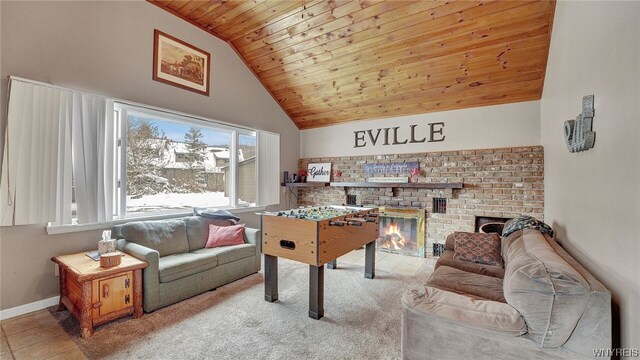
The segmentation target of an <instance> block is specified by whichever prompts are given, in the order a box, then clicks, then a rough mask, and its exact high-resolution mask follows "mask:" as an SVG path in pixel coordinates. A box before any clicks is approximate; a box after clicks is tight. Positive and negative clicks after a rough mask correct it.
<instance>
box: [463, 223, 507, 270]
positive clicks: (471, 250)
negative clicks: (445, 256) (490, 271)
mask: <svg viewBox="0 0 640 360" xmlns="http://www.w3.org/2000/svg"><path fill="white" fill-rule="evenodd" d="M453 237H454V241H455V242H454V247H453V251H454V255H453V258H454V259H455V260H460V261H469V262H472V263H476V264H484V265H491V266H502V256H500V236H498V234H496V233H491V234H484V233H470V232H459V231H456V232H454V233H453Z"/></svg>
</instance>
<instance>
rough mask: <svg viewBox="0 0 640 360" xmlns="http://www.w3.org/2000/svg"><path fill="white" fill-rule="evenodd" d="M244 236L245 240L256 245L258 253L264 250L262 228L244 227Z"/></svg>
mask: <svg viewBox="0 0 640 360" xmlns="http://www.w3.org/2000/svg"><path fill="white" fill-rule="evenodd" d="M244 238H245V241H246V242H247V243H249V244H253V245H255V246H256V252H257V253H258V255H259V254H260V252H261V251H262V249H261V248H262V242H261V241H260V230H258V229H253V228H248V227H246V228H244Z"/></svg>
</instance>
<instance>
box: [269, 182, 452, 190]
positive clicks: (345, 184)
mask: <svg viewBox="0 0 640 360" xmlns="http://www.w3.org/2000/svg"><path fill="white" fill-rule="evenodd" d="M281 185H282V186H288V187H316V186H320V187H325V186H332V187H359V188H413V189H462V185H463V184H462V183H371V182H346V181H341V182H331V183H313V182H311V183H282V184H281Z"/></svg>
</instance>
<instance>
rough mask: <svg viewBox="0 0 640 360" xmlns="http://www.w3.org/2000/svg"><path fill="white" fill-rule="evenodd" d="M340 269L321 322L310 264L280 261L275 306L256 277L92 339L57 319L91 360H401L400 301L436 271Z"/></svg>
mask: <svg viewBox="0 0 640 360" xmlns="http://www.w3.org/2000/svg"><path fill="white" fill-rule="evenodd" d="M339 266H340V267H339V269H336V270H329V269H325V299H324V308H325V316H324V318H322V319H320V320H313V319H311V318H309V317H308V315H307V312H308V277H309V268H308V265H303V264H300V263H297V262H293V261H287V260H282V259H280V261H279V267H278V272H279V277H278V278H279V300H278V301H277V302H275V303H268V302H266V301H264V284H263V275H262V273H258V274H254V275H251V276H249V277H246V278H244V279H241V280H239V281H236V282H234V283H231V284H228V285H226V286H223V287H220V288H218V289H217V290H215V291H210V292H207V293H204V294H201V295H198V296H195V297H193V298H191V299H188V300H185V301H182V302H180V303H177V304H174V305H171V306H168V307H165V308H162V309H160V310H157V311H155V312H153V313H150V314H145V315H144V316H143V317H142V318H140V319H132V318H126V319H121V320H118V321H115V322H112V323H108V324H105V325H103V326H100V327H98V328H97V329H96V332H95V334H94V335H93V336H92V337H90V338H88V339H82V338H81V337H80V333H79V328H78V323H77V322H76V321H75V319H73V318H72V317H71V316H70V315H69V312H68V311H62V312H53V314H54V316H55V317H56V318H57V319H58V320H59V321H60V323H61V324H62V326H63V328H64V329H65V330H66V331H67V332H68V333H69V334H70V335H71V337H72V339H73V340H74V341H75V342H76V343H77V344H78V346H79V347H80V349H81V350H82V351H83V352H84V354H85V355H86V356H87V357H88V358H90V359H99V358H100V359H102V358H106V359H321V358H322V359H398V358H400V323H401V303H400V298H401V296H402V294H403V293H404V291H405V290H406V289H407V288H408V287H410V286H414V285H418V284H420V283H423V282H424V281H425V280H426V278H427V276H428V274H429V273H430V272H431V268H430V267H429V266H427V265H424V266H422V268H421V269H420V271H419V272H418V274H417V275H416V276H413V277H409V276H403V275H399V274H391V273H386V272H382V271H377V272H376V278H375V279H373V280H369V279H365V278H364V268H363V267H362V266H359V265H351V264H344V265H342V264H339ZM52 309H53V308H52ZM52 311H53V310H52Z"/></svg>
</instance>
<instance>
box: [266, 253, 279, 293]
mask: <svg viewBox="0 0 640 360" xmlns="http://www.w3.org/2000/svg"><path fill="white" fill-rule="evenodd" d="M264 299H265V300H266V301H268V302H274V301H276V300H278V257H277V256H271V255H267V254H264Z"/></svg>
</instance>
